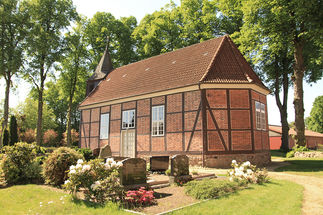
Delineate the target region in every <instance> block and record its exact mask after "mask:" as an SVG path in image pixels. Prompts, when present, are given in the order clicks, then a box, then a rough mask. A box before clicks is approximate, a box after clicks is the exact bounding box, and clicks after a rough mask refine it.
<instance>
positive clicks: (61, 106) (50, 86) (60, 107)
mask: <svg viewBox="0 0 323 215" xmlns="http://www.w3.org/2000/svg"><path fill="white" fill-rule="evenodd" d="M83 89H85V87H84V88H83ZM63 91H64V89H63V88H62V86H61V85H60V83H59V80H51V81H48V82H47V83H46V89H45V91H44V101H45V103H46V105H47V107H48V109H50V110H51V111H52V113H53V115H54V121H55V124H56V125H57V127H55V128H54V127H52V129H54V130H56V131H57V133H58V139H59V140H60V139H62V138H63V133H64V132H65V128H66V115H67V109H68V102H67V99H66V98H63V97H62V96H61V94H62V92H63Z"/></svg>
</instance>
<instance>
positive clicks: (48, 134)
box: [43, 129, 59, 146]
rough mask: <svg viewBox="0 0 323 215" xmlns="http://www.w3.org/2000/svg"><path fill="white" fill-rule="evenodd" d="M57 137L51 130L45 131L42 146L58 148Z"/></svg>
mask: <svg viewBox="0 0 323 215" xmlns="http://www.w3.org/2000/svg"><path fill="white" fill-rule="evenodd" d="M57 137H58V134H57V132H56V131H54V130H53V129H48V130H47V131H45V133H44V137H43V143H44V146H59V142H58V140H57Z"/></svg>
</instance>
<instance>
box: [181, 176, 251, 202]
mask: <svg viewBox="0 0 323 215" xmlns="http://www.w3.org/2000/svg"><path fill="white" fill-rule="evenodd" d="M245 185H246V183H245V182H243V181H240V182H236V181H228V180H219V179H204V180H201V181H190V182H188V183H187V184H186V185H185V193H186V194H188V195H190V196H193V197H194V198H196V199H213V198H217V197H219V196H223V195H225V194H227V193H232V192H235V191H236V190H238V189H240V187H243V186H245Z"/></svg>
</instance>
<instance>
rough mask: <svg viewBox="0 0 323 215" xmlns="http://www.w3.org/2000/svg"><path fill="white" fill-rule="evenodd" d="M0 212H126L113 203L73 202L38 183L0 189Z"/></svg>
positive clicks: (66, 196)
mask: <svg viewBox="0 0 323 215" xmlns="http://www.w3.org/2000/svg"><path fill="white" fill-rule="evenodd" d="M0 214H78V215H81V214H89V215H90V214H91V215H92V214H128V213H126V212H124V211H122V210H119V209H118V206H117V205H115V204H112V203H111V204H107V205H106V206H105V207H100V206H98V205H93V204H88V203H85V202H83V201H77V202H73V200H72V198H71V196H70V195H68V194H66V193H63V192H62V191H60V190H58V189H54V188H48V187H45V186H39V185H19V186H12V187H9V188H4V189H0Z"/></svg>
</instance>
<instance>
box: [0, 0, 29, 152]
mask: <svg viewBox="0 0 323 215" xmlns="http://www.w3.org/2000/svg"><path fill="white" fill-rule="evenodd" d="M0 17H1V21H0V53H1V54H0V77H1V76H2V77H4V79H5V83H6V85H5V90H4V93H5V97H4V98H5V99H4V104H3V119H4V120H3V121H2V125H1V126H2V131H4V130H5V129H6V128H7V124H8V117H9V94H10V87H11V85H12V77H13V76H14V75H16V74H17V72H18V71H19V69H20V67H21V65H22V62H23V40H24V37H25V35H26V25H25V23H26V20H27V19H28V17H27V14H26V13H24V12H23V11H22V10H21V7H20V5H19V1H18V0H1V1H0ZM2 135H3V133H2V132H1V135H0V146H1V145H2Z"/></svg>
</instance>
